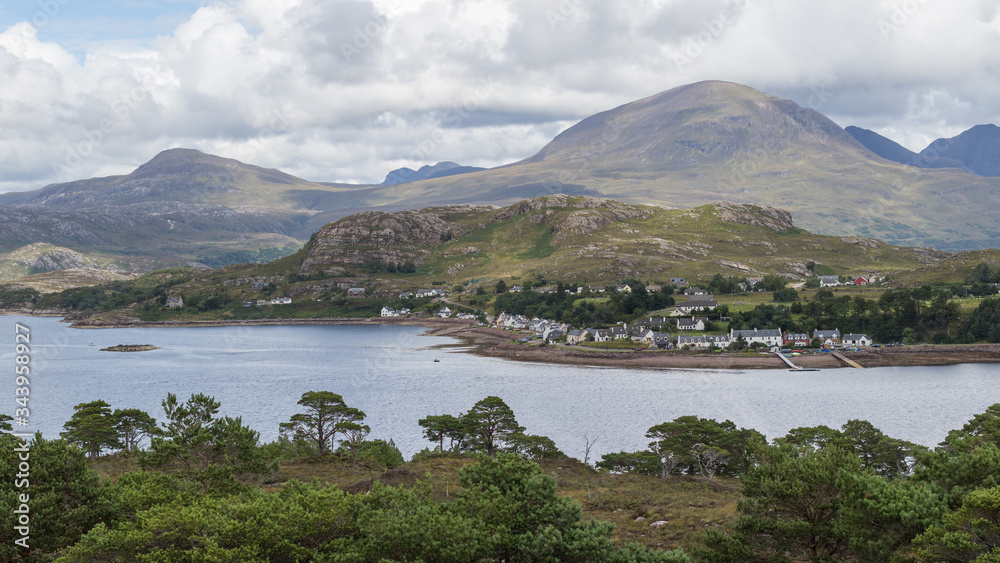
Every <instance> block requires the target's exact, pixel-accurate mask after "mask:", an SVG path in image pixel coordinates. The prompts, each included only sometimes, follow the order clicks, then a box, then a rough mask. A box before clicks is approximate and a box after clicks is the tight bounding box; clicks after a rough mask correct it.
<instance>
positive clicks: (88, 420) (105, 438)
mask: <svg viewBox="0 0 1000 563" xmlns="http://www.w3.org/2000/svg"><path fill="white" fill-rule="evenodd" d="M63 428H65V431H63V432H61V433H60V434H59V435H60V436H62V437H63V438H65V439H66V440H68V441H70V442H73V443H77V444H80V445H81V446H82V447H83V448H84V450H86V452H87V454H88V455H89V456H90V458H91V459H94V458H96V457H97V456H98V455H100V453H101V451H102V450H104V449H105V448H121V447H122V443H121V440H119V437H118V431H117V430H115V417H114V414H113V413H112V412H111V405H109V404H108V403H106V402H104V401H101V400H97V401H91V402H89V403H80V404H78V405H76V406H75V407H73V416H72V417H71V418H70V419H69V421H67V422H66V424H64V425H63Z"/></svg>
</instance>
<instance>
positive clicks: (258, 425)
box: [0, 317, 1000, 457]
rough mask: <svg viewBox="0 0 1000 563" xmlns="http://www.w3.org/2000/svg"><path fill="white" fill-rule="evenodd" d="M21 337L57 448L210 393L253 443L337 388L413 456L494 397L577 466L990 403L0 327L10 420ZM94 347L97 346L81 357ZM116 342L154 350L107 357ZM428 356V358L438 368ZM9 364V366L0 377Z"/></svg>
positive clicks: (930, 431)
mask: <svg viewBox="0 0 1000 563" xmlns="http://www.w3.org/2000/svg"><path fill="white" fill-rule="evenodd" d="M16 322H20V323H21V324H24V325H27V326H28V327H30V329H31V365H32V379H31V395H30V397H31V400H30V403H29V407H30V409H31V413H30V414H31V416H30V426H29V427H28V430H30V431H36V430H41V431H42V433H43V434H44V435H45V436H48V437H54V436H56V435H57V434H58V433H59V432H60V431H61V430H62V425H63V423H64V422H65V421H66V420H68V419H69V417H70V416H72V414H73V406H74V405H76V404H78V403H83V402H88V401H93V400H97V399H103V400H105V401H107V402H108V403H110V404H111V406H112V408H139V409H142V410H145V411H147V412H149V413H150V414H151V415H153V416H154V417H156V418H157V419H158V420H162V419H163V410H162V407H161V405H160V401H162V400H163V399H164V398H165V397H166V396H167V393H175V394H176V395H178V398H180V399H182V400H184V399H187V398H188V397H189V396H190V395H191V394H192V393H206V394H208V395H213V396H214V397H215V398H216V399H217V400H219V401H220V402H221V403H222V408H221V409H220V412H221V414H223V415H229V416H242V417H243V421H244V423H245V424H248V425H249V426H251V427H252V428H254V429H256V430H258V431H259V432H260V433H261V438H262V439H263V440H267V441H270V440H274V439H275V438H276V437H277V435H278V424H279V423H280V422H285V421H287V420H288V417H289V416H291V415H292V414H294V413H296V412H298V408H299V407H298V405H296V401H298V399H299V397H300V396H301V395H302V393H304V392H305V391H320V390H324V391H333V392H335V393H339V394H341V395H343V397H344V400H345V402H346V403H347V404H348V405H349V406H353V407H358V408H360V409H362V410H363V411H365V413H367V414H368V418H367V419H366V422H367V423H368V424H369V425H370V426H371V428H372V437H373V438H384V439H389V438H392V439H394V440H395V442H396V444H397V445H398V446H399V448H400V450H401V451H402V452H403V455H405V456H407V457H409V456H410V455H412V454H413V453H414V452H417V451H419V450H421V449H423V448H424V447H426V446H428V445H430V442H428V441H426V440H425V439H424V438H423V437H422V436H421V428H420V427H419V426H418V425H417V420H418V419H420V418H423V417H425V416H427V415H430V414H442V413H450V414H456V415H457V414H459V413H460V412H464V411H466V410H468V409H469V408H470V407H472V405H474V404H475V402H476V401H478V400H479V399H482V398H484V397H486V396H488V395H497V396H499V397H502V398H503V399H504V400H505V401H506V402H507V404H509V405H510V406H511V407H512V408H513V409H514V413H515V414H516V416H517V419H518V422H519V423H520V424H521V425H523V426H526V427H527V431H528V432H529V433H531V434H541V435H545V436H549V437H550V438H552V439H553V440H555V442H556V444H557V445H558V446H559V448H560V449H562V450H563V451H564V452H566V453H567V454H569V455H571V456H576V457H582V456H583V445H584V438H583V437H584V435H588V436H590V437H591V438H593V437H594V436H597V435H599V436H600V438H599V439H598V441H597V444H596V446H595V447H594V449H593V450H592V452H591V454H592V456H593V455H594V454H596V456H597V457H599V456H600V455H601V454H603V453H607V452H609V451H621V450H636V449H643V448H645V447H646V445H647V440H646V439H645V437H644V434H645V432H646V430H647V429H648V428H649V427H650V426H653V425H655V424H659V423H661V422H665V421H669V420H673V419H674V418H676V417H678V416H682V415H689V414H693V415H697V416H700V417H704V418H715V419H718V420H724V419H730V420H732V421H733V422H735V423H736V424H737V425H739V426H742V427H749V428H755V429H757V430H759V431H760V432H762V433H764V434H765V435H766V436H767V437H768V439H771V438H774V437H777V436H781V435H784V434H785V433H786V432H787V431H788V430H790V429H791V428H795V427H797V426H815V425H818V424H825V425H828V426H831V427H839V426H840V425H842V424H843V423H844V422H846V421H847V420H849V419H853V418H861V419H865V420H868V421H870V422H872V423H873V424H874V425H875V426H876V427H878V428H880V429H881V430H882V431H884V432H885V433H886V434H889V435H890V436H893V437H897V438H902V439H906V440H910V441H913V442H917V443H920V444H925V445H928V446H933V445H935V444H937V443H938V442H940V441H941V440H942V439H943V438H944V436H945V435H946V434H947V432H948V430H950V429H953V428H959V427H961V426H962V425H963V424H964V423H965V422H966V421H967V420H968V419H969V418H971V417H972V416H973V415H974V414H976V413H979V412H983V411H984V410H985V409H986V407H988V406H989V405H992V404H994V403H998V402H1000V390H998V389H1000V385H998V384H1000V365H985V364H983V365H971V364H970V365H961V366H948V367H927V368H922V367H917V368H913V367H910V368H876V369H867V370H852V369H835V370H823V371H818V372H806V373H792V372H789V371H786V370H774V371H771V370H767V371H759V370H749V371H703V370H699V371H692V370H688V371H685V370H636V369H609V368H589V367H580V366H553V365H542V364H527V363H520V362H509V361H504V360H499V359H493V358H481V357H478V356H473V355H471V354H467V353H463V352H461V351H460V350H456V349H454V348H448V349H440V348H435V347H436V346H438V345H441V344H453V343H454V341H453V340H451V339H449V338H441V337H431V336H422V335H421V333H422V332H424V329H421V328H417V327H402V326H367V325H365V326H361V325H359V326H285V327H281V326H275V327H218V328H143V329H106V330H79V329H70V328H68V327H67V325H66V324H65V323H60V322H59V321H58V319H53V318H25V317H0V335H7V336H0V370H2V372H3V373H7V374H10V375H8V376H6V377H3V378H0V381H2V383H0V401H2V403H3V404H4V405H5V406H4V407H3V408H2V409H0V412H5V413H8V414H11V415H13V412H14V409H15V408H16V407H18V405H16V404H15V403H14V376H13V373H14V346H15V343H14V328H15V327H14V325H15V323H16ZM91 341H93V342H94V343H95V344H96V346H89V345H88V344H89V342H91ZM114 344H153V345H156V346H159V347H161V349H160V350H154V351H151V352H141V353H111V352H101V351H100V350H99V349H100V348H102V347H106V346H111V345H114ZM435 359H438V360H440V361H439V362H434V360H435ZM2 366H8V367H2Z"/></svg>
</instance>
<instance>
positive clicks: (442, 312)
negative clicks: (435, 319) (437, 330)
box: [437, 307, 451, 319]
mask: <svg viewBox="0 0 1000 563" xmlns="http://www.w3.org/2000/svg"><path fill="white" fill-rule="evenodd" d="M437 316H439V317H441V318H442V319H447V318H450V317H451V309H449V308H447V307H441V309H439V310H438V312H437Z"/></svg>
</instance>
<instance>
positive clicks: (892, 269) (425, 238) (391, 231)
mask: <svg viewBox="0 0 1000 563" xmlns="http://www.w3.org/2000/svg"><path fill="white" fill-rule="evenodd" d="M984 262H985V263H1000V251H975V252H967V253H957V254H956V253H949V252H942V251H937V250H932V249H924V248H909V247H895V246H891V245H889V244H886V243H884V242H881V241H877V240H874V239H865V238H858V237H830V236H824V235H817V234H814V233H810V232H808V231H806V230H803V229H800V228H798V227H796V226H795V225H794V224H793V223H792V222H791V217H790V215H789V214H788V213H787V212H785V211H782V210H780V209H775V208H770V207H762V206H753V205H742V204H732V203H724V202H720V203H716V204H712V205H705V206H701V207H696V208H692V209H682V210H678V209H666V208H662V207H656V206H644V205H627V204H624V203H621V202H617V201H612V200H606V199H593V198H584V197H570V196H563V195H557V196H550V197H544V198H535V199H530V200H525V201H522V202H519V203H517V204H515V205H511V206H508V207H504V208H496V207H475V206H449V207H441V208H429V209H424V210H420V211H400V212H396V213H381V212H365V213H360V214H357V215H352V216H350V217H346V218H344V219H341V220H339V221H336V222H334V223H331V224H329V225H326V226H325V227H323V228H322V229H320V231H318V232H317V233H316V234H315V235H314V236H313V237H312V238H311V240H310V241H309V242H308V243H307V244H306V245H305V247H304V248H302V249H301V250H300V251H298V252H296V253H294V254H292V255H290V256H286V257H284V258H281V259H278V260H274V261H272V262H269V263H266V264H236V265H230V266H226V267H224V268H220V269H215V270H208V269H200V270H199V269H189V268H188V269H185V268H176V269H171V270H164V271H158V272H152V273H150V274H147V275H145V276H143V277H141V278H138V279H136V280H134V281H120V282H115V283H113V284H111V285H104V286H100V287H97V288H92V289H87V290H74V291H73V292H67V293H65V294H60V295H58V296H53V297H51V298H47V299H45V300H43V301H42V302H41V303H40V305H41V306H43V307H52V306H62V307H68V308H70V309H73V310H77V311H90V312H96V311H111V310H120V309H124V308H127V307H131V306H133V305H136V304H138V305H139V306H140V307H139V308H138V309H136V310H135V311H133V312H130V313H129V315H131V316H135V314H138V315H139V316H140V317H141V318H143V319H145V320H159V319H168V318H178V317H187V318H201V319H249V318H261V317H267V316H270V317H273V316H280V317H282V318H312V317H334V316H337V317H344V316H347V317H351V316H356V317H368V316H373V315H377V314H378V310H379V308H381V306H382V305H383V304H386V303H389V304H392V305H393V306H399V307H403V306H406V307H422V308H424V309H426V308H427V307H431V306H432V305H431V304H430V303H429V302H426V301H428V300H419V299H418V300H414V301H412V302H408V303H405V304H404V303H402V302H397V300H396V298H397V297H398V294H399V293H400V292H403V291H413V290H415V289H417V288H429V287H440V288H446V289H449V290H454V289H456V286H460V290H461V291H463V292H464V293H465V294H466V296H471V298H472V301H474V302H475V303H477V304H478V305H477V306H480V307H482V306H487V305H488V302H489V301H490V296H491V295H494V294H495V293H494V286H495V284H496V283H497V282H498V281H500V280H504V281H505V282H506V283H507V285H508V286H513V285H518V284H528V283H530V284H532V285H536V286H537V285H544V284H545V283H548V284H554V283H556V282H558V281H563V282H566V283H572V284H581V285H598V286H604V285H609V284H615V283H620V282H621V281H623V280H626V279H637V280H642V281H644V282H647V283H652V284H659V285H666V284H667V283H669V280H670V279H671V278H685V279H686V280H687V281H688V282H690V283H698V282H703V283H704V282H708V281H709V280H710V279H711V278H712V277H713V276H715V275H716V274H722V275H723V276H725V277H727V278H732V277H734V278H746V277H763V276H765V275H768V274H777V275H780V276H783V277H786V278H788V279H790V280H792V281H795V280H799V281H802V280H805V279H807V278H809V277H811V276H813V275H814V274H815V273H824V274H837V275H842V276H855V275H877V276H879V278H883V280H884V281H882V282H880V283H881V285H883V286H884V287H893V286H900V285H908V286H913V285H923V284H930V283H937V282H947V283H952V282H961V281H962V280H964V279H965V278H966V277H967V276H968V275H969V274H970V273H971V271H972V268H973V267H974V266H975V265H976V264H980V263H984ZM350 287H361V288H364V289H365V295H364V297H365V298H363V299H345V296H346V290H347V288H350ZM476 294H478V296H477V295H476ZM167 295H181V296H183V297H184V300H185V307H184V308H183V309H182V310H167V309H165V308H164V307H163V305H164V303H165V302H166V297H167ZM275 297H288V298H290V299H292V301H293V303H294V304H293V305H273V306H271V305H268V306H267V307H266V309H265V308H262V307H258V306H250V307H244V306H243V303H245V302H248V301H249V302H254V303H256V302H257V301H258V300H260V299H264V300H269V299H273V298H275ZM456 298H457V297H456ZM767 298H768V300H769V299H770V294H767ZM466 301H468V300H466ZM751 301H753V300H751ZM426 310H427V311H428V312H432V311H431V310H430V309H426Z"/></svg>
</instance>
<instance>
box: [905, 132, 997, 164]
mask: <svg viewBox="0 0 1000 563" xmlns="http://www.w3.org/2000/svg"><path fill="white" fill-rule="evenodd" d="M920 156H921V157H930V158H935V157H937V158H952V159H955V160H958V161H960V162H962V164H964V165H965V166H966V167H967V168H969V169H970V170H972V171H973V172H975V173H976V174H979V175H980V176H1000V127H997V126H996V125H993V124H986V125H976V126H975V127H973V128H971V129H969V130H968V131H965V132H963V133H961V134H959V135H957V136H955V137H952V138H950V139H938V140H936V141H934V142H933V143H931V144H930V145H929V146H928V147H927V148H926V149H924V150H922V151H920Z"/></svg>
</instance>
